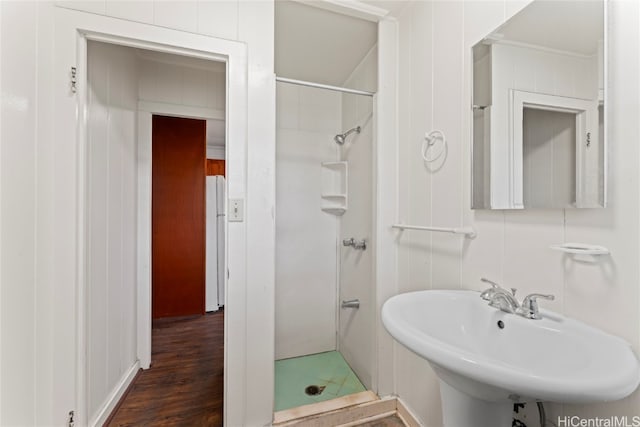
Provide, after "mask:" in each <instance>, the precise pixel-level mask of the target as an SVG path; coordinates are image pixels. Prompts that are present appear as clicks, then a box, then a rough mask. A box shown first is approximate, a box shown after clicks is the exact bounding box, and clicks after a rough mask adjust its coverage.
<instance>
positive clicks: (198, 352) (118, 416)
mask: <svg viewBox="0 0 640 427" xmlns="http://www.w3.org/2000/svg"><path fill="white" fill-rule="evenodd" d="M152 342H153V353H152V359H151V360H152V366H151V368H150V369H148V370H146V371H142V372H140V373H139V374H138V376H137V378H136V379H135V380H134V382H133V384H132V386H131V388H130V390H129V392H128V394H127V395H126V396H125V398H124V400H123V401H122V403H121V405H120V406H119V408H117V409H116V411H115V412H114V414H113V415H112V417H111V418H110V419H109V420H108V422H107V423H106V425H108V426H140V425H154V426H156V425H162V426H178V425H180V426H185V425H189V426H221V425H222V408H223V400H222V399H223V387H224V383H223V372H224V311H222V310H220V311H218V312H214V313H208V314H206V315H204V316H198V317H180V318H170V319H160V320H154V321H153V340H152Z"/></svg>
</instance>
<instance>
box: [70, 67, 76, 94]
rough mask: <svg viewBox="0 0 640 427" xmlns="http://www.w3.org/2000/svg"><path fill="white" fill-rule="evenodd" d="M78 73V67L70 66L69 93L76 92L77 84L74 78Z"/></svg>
mask: <svg viewBox="0 0 640 427" xmlns="http://www.w3.org/2000/svg"><path fill="white" fill-rule="evenodd" d="M77 74H78V69H77V68H76V67H71V73H70V77H71V79H70V89H71V93H76V92H77V91H78V88H77V86H76V85H77V84H78V80H77V79H76V77H77Z"/></svg>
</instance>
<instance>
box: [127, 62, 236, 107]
mask: <svg viewBox="0 0 640 427" xmlns="http://www.w3.org/2000/svg"><path fill="white" fill-rule="evenodd" d="M207 62H208V61H204V60H200V59H198V60H194V59H192V58H182V57H179V56H175V55H169V54H162V55H160V54H153V55H150V54H148V53H141V54H140V55H139V68H140V84H139V92H138V93H139V99H140V101H149V102H161V103H166V104H173V105H180V106H186V107H200V108H205V109H209V110H215V111H214V112H215V113H217V114H223V115H224V111H225V101H226V99H225V86H226V81H225V70H224V66H222V67H220V66H216V65H214V64H211V65H209V64H207ZM194 111H197V110H195V109H194ZM223 118H224V116H223Z"/></svg>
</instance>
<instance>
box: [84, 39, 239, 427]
mask: <svg viewBox="0 0 640 427" xmlns="http://www.w3.org/2000/svg"><path fill="white" fill-rule="evenodd" d="M167 57H172V58H171V59H170V60H169V59H167ZM150 58H151V59H153V60H154V61H155V62H162V61H164V62H162V64H161V66H160V65H155V66H151V68H154V67H155V68H158V69H160V68H162V67H164V68H165V71H166V70H169V71H171V70H174V71H175V70H176V69H177V70H179V71H180V73H183V74H187V73H188V72H190V73H191V75H190V77H185V78H182V79H176V78H175V74H178V73H171V72H158V73H157V75H154V73H152V72H149V70H148V68H149V67H150V66H148V65H145V64H146V63H147V62H149V61H150ZM177 58H178V57H177V55H169V54H160V53H157V52H156V53H154V52H149V51H147V50H144V49H136V48H133V47H126V46H121V45H116V44H115V43H103V42H98V41H88V42H87V89H88V94H87V108H86V111H87V172H88V173H87V187H86V188H87V201H86V203H87V216H86V227H87V232H88V239H87V254H86V265H87V278H86V280H87V299H86V305H87V306H86V317H85V321H86V322H87V362H86V366H87V368H86V372H85V375H86V388H87V391H86V401H87V402H86V405H87V409H86V413H87V415H88V416H87V418H88V421H89V423H88V424H90V425H101V424H104V421H105V417H108V416H109V414H110V413H112V412H113V409H114V407H115V406H116V404H117V403H118V401H120V398H121V397H122V395H123V394H124V391H125V390H126V389H127V387H128V386H129V385H130V384H134V385H135V383H136V382H137V380H134V377H135V375H136V372H137V371H138V369H139V367H142V368H148V367H149V364H150V362H151V351H150V350H151V348H150V347H151V345H150V344H151V342H150V341H151V332H152V331H151V324H152V322H151V319H152V318H153V319H155V318H160V317H169V316H170V317H176V316H190V315H191V316H192V315H196V317H201V316H202V315H203V314H204V313H205V270H206V267H205V266H206V262H205V252H206V243H205V234H206V229H207V227H206V225H205V220H206V203H205V189H206V185H205V177H206V162H207V157H209V156H208V154H209V153H208V152H209V151H212V150H210V149H209V147H207V127H208V126H207V123H208V122H217V123H218V125H217V126H214V127H216V128H218V130H220V129H221V139H222V141H223V144H224V140H225V136H226V126H225V121H226V118H227V114H226V94H225V93H226V88H225V86H226V81H227V79H226V68H227V67H225V64H224V63H222V62H219V61H218V62H215V63H214V65H212V66H211V67H212V68H213V70H211V69H208V68H207V67H208V66H207V65H203V63H207V62H211V61H207V60H203V59H198V60H195V59H194V58H187V59H185V60H182V59H177ZM154 61H152V62H154ZM171 61H174V62H171ZM180 61H182V62H183V64H181V65H180V64H176V62H180ZM185 63H186V64H187V65H188V66H187V65H185ZM216 64H217V65H216ZM145 67H146V68H147V69H145ZM198 67H200V68H198ZM203 67H204V68H203ZM198 73H200V75H205V76H207V77H211V79H212V81H213V80H216V81H218V82H219V84H218V85H217V87H220V88H222V90H221V93H222V94H221V95H220V96H218V97H217V98H218V99H216V100H213V101H211V103H212V105H200V106H198V105H195V107H194V106H193V105H189V103H191V104H197V103H198V102H200V101H202V99H205V98H206V99H208V98H210V97H207V96H206V95H207V94H206V93H205V94H202V95H203V96H200V95H201V93H200V92H198V91H196V90H192V88H190V87H189V82H199V83H203V79H197V77H198V75H199V74H198ZM194 75H195V77H194ZM158 76H160V77H158ZM178 76H180V75H178ZM212 76H213V77H212ZM167 77H170V78H169V79H168V80H170V81H169V82H166V84H165V83H163V82H161V81H158V79H160V78H167ZM171 77H173V78H171ZM205 84H206V83H205ZM210 86H213V85H212V84H209V85H208V86H207V87H210ZM169 87H170V88H169ZM176 88H178V89H179V90H177V89H176ZM171 90H173V93H174V94H175V93H178V94H179V100H180V102H175V101H174V102H173V103H172V102H168V101H171V99H170V98H168V97H167V96H166V95H167V92H168V91H171ZM189 93H190V94H191V95H192V96H191V97H190V98H189V97H188V96H187V95H188V94H189ZM158 99H160V100H161V101H159V100H158ZM207 102H208V101H207ZM158 113H159V114H158ZM176 116H181V117H176ZM185 116H187V117H185ZM189 116H192V117H193V116H196V117H198V116H199V117H201V118H198V119H196V118H192V117H189ZM136 118H137V120H136ZM220 122H221V123H222V125H221V126H220ZM219 133H220V132H219ZM147 136H148V137H147ZM218 136H220V135H218ZM219 139H220V138H219ZM152 146H153V149H152ZM216 148H217V149H216V150H213V151H217V152H218V156H220V154H221V156H222V160H224V156H225V154H226V153H225V151H226V150H225V146H224V145H222V146H218V147H216ZM220 151H221V152H222V153H220ZM215 160H219V159H215ZM218 163H219V162H218ZM152 165H153V167H152ZM136 186H138V191H137V192H136ZM141 188H143V191H140V189H141ZM145 188H146V190H144V189H145ZM136 199H137V201H136ZM136 222H137V225H136ZM223 226H224V222H223ZM136 229H137V231H138V233H136ZM145 231H146V232H147V233H148V234H147V237H145V234H144V233H145ZM136 234H137V236H136ZM145 248H146V254H148V258H147V259H148V260H149V264H148V266H147V268H148V270H147V271H148V276H146V277H147V278H148V280H149V282H147V283H148V286H149V288H146V286H145V288H146V289H147V290H146V295H147V297H146V298H147V301H149V302H150V303H149V305H148V308H149V311H147V312H146V313H145V309H144V306H141V305H140V304H139V305H138V307H137V310H136V293H138V295H137V296H138V297H139V296H140V295H141V294H140V293H139V291H140V289H139V288H138V289H137V287H138V286H139V285H143V286H144V285H145V283H144V279H145V274H144V273H145V271H144V270H145V264H144V263H142V264H140V263H138V269H137V271H136V250H138V251H143V252H144V249H145ZM225 248H226V245H222V249H221V251H222V252H223V253H224V252H225V250H226V249H225ZM140 255H141V253H140V252H138V256H140ZM145 258H146V257H145ZM140 259H142V258H139V259H138V261H139V260H140ZM223 259H224V258H223ZM136 273H138V279H139V280H142V283H138V284H137V283H136ZM216 276H217V274H216ZM222 280H223V283H222V289H224V280H225V277H224V276H222ZM151 288H153V290H152V289H151ZM216 295H217V292H216ZM150 300H151V301H150ZM141 301H142V302H144V295H143V298H140V299H139V300H138V303H140V302H141ZM216 301H217V300H216ZM151 302H152V303H151ZM216 308H217V307H216ZM136 311H137V312H136ZM147 316H149V317H147ZM205 317H206V316H205ZM224 317H225V316H224V315H223V314H222V313H220V315H218V316H216V318H215V319H209V320H212V321H211V322H209V323H208V324H207V325H204V324H203V323H202V322H200V324H201V328H200V329H198V330H194V328H188V329H187V330H188V331H191V332H192V333H191V335H192V336H194V337H203V336H205V335H203V333H204V332H206V333H208V334H209V335H207V337H211V333H212V331H213V329H215V331H217V332H219V333H217V334H215V336H214V337H213V339H215V340H216V345H215V347H216V348H215V351H209V350H207V349H208V348H209V347H203V349H204V350H203V351H194V352H193V354H194V355H195V356H197V357H196V358H194V360H193V362H194V364H201V365H202V364H207V363H208V362H207V361H211V360H215V361H216V365H215V366H214V367H215V371H216V372H215V382H216V385H215V390H216V394H217V395H218V396H219V399H218V400H217V402H218V403H216V405H214V409H215V408H219V409H215V410H216V411H217V412H215V414H216V416H217V417H218V418H217V419H219V420H221V417H222V402H223V399H222V395H223V390H224V384H223V378H224V377H223V369H224V368H225V366H224V357H223V354H224V353H223V352H224V350H223V349H224V348H225V347H226V346H225V345H224V334H223V332H224ZM136 318H137V321H138V325H136ZM141 320H143V322H141ZM144 321H146V324H147V325H148V327H149V329H146V328H145V325H144ZM211 324H214V325H215V328H210V327H208V326H210V325H211ZM173 326H175V327H176V328H178V329H180V328H184V326H185V325H184V324H176V325H173ZM159 327H160V328H162V329H163V331H166V330H167V328H166V325H159ZM153 329H154V331H153V337H154V340H155V339H157V338H158V337H162V336H163V335H162V334H160V335H158V334H157V333H156V331H155V329H157V328H156V324H155V323H154V324H153ZM136 330H137V331H138V332H139V333H140V332H141V333H140V334H139V335H138V336H136ZM201 330H202V331H203V332H202V333H201V332H200V331H201ZM205 330H206V331H205ZM147 334H148V336H149V348H148V349H149V353H146V352H145V349H144V348H143V345H141V343H140V338H142V337H144V336H146V335H147ZM178 335H179V336H180V337H181V338H184V336H185V335H187V333H186V332H184V333H180V334H178ZM160 339H162V338H160ZM136 340H137V341H138V342H137V343H136ZM198 341H204V339H200V340H198V339H197V338H196V340H194V342H198ZM156 350H157V349H156V343H155V342H154V352H155V351H156ZM182 352H183V350H182V349H180V350H178V353H174V356H173V358H174V359H176V360H178V361H180V360H183V359H181V358H180V357H178V358H176V357H175V354H182ZM145 353H146V355H147V364H146V366H145V364H144V361H143V360H142V357H140V355H143V354H145ZM136 356H138V360H136ZM156 357H157V353H154V360H155V359H156ZM198 358H200V359H198ZM212 358H213V359H212ZM158 360H160V359H159V358H158ZM208 365H210V364H208ZM208 365H207V367H209V368H211V366H208ZM123 366H126V367H127V369H126V371H125V372H124V373H123V368H122V367H123ZM123 374H124V375H123ZM203 378H212V375H203ZM134 381H135V382H134ZM191 397H193V396H191ZM203 402H205V400H204V399H203ZM142 403H145V402H144V401H143V402H142ZM209 403H210V402H208V401H207V404H209ZM210 409H211V408H210ZM214 424H217V422H216V423H214Z"/></svg>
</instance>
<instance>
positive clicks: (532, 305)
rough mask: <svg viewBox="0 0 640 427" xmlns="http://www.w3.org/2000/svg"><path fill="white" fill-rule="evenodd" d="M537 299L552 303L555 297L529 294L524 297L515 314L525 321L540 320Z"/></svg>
mask: <svg viewBox="0 0 640 427" xmlns="http://www.w3.org/2000/svg"><path fill="white" fill-rule="evenodd" d="M538 298H543V299H546V300H549V301H553V300H554V299H555V297H554V296H553V295H545V294H530V295H527V296H526V297H524V299H523V300H522V306H520V307H519V308H518V309H517V310H516V314H518V315H519V316H522V317H526V318H527V319H540V318H541V317H540V313H539V311H538Z"/></svg>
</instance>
